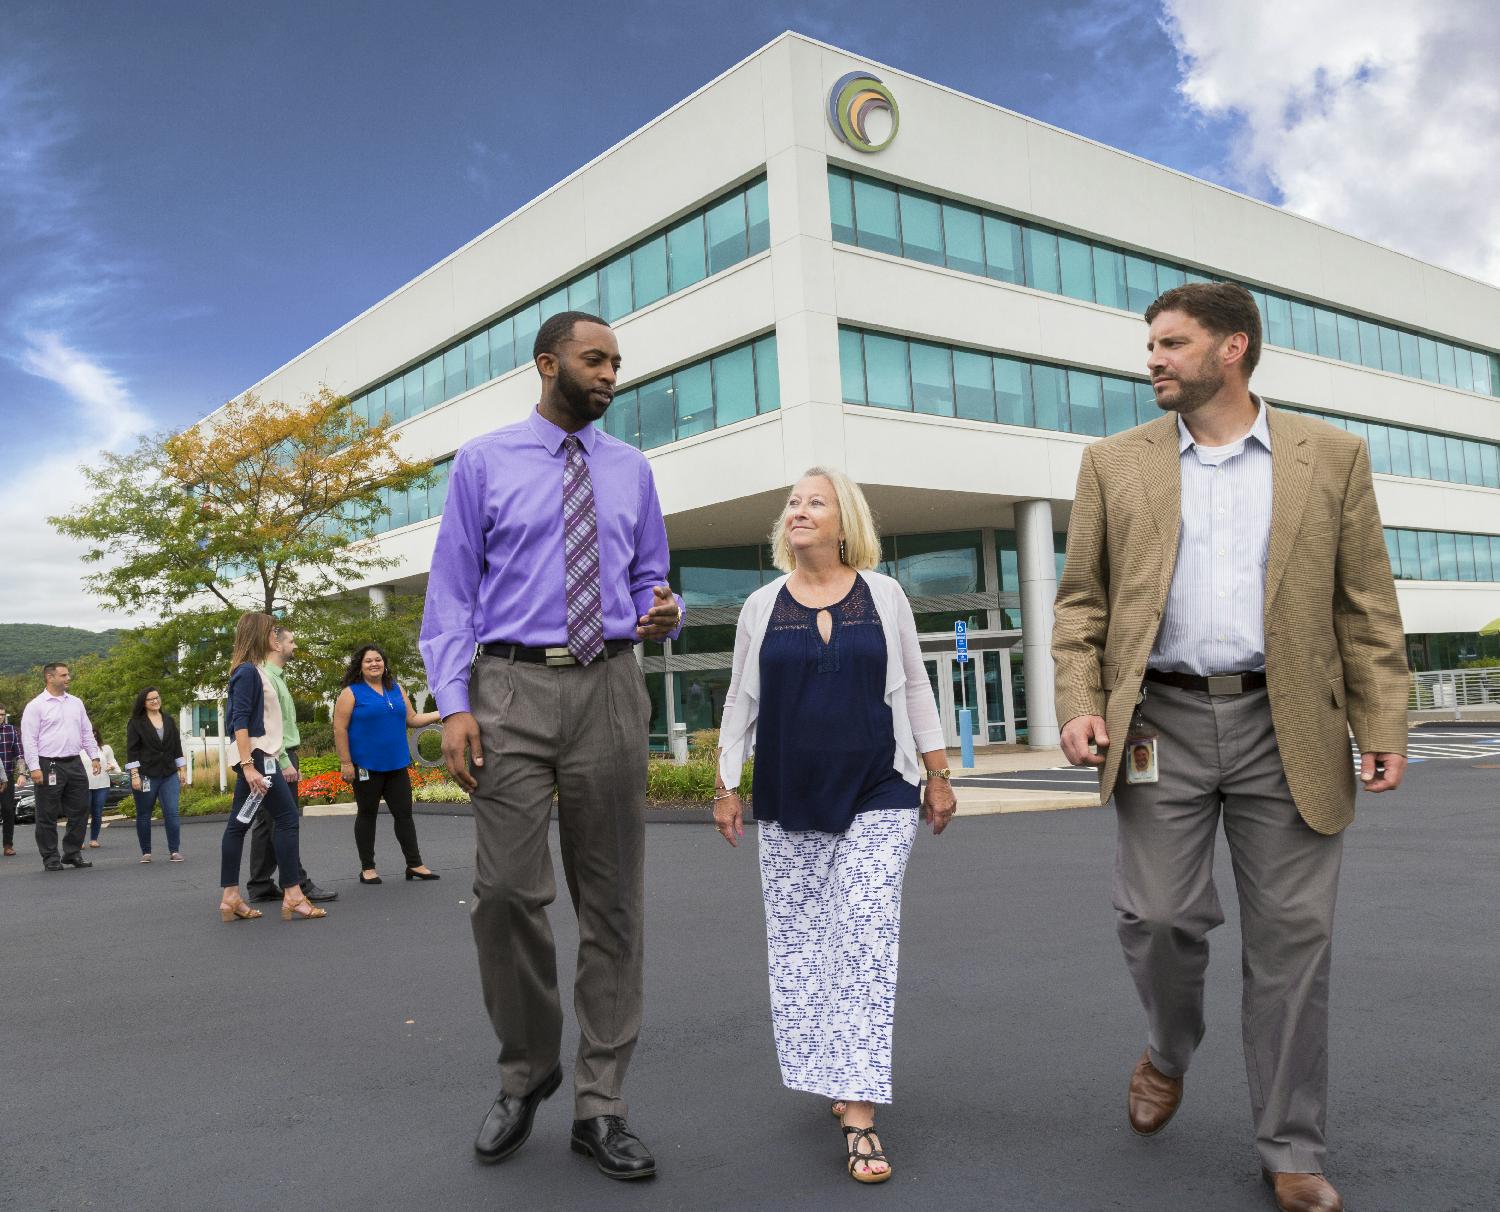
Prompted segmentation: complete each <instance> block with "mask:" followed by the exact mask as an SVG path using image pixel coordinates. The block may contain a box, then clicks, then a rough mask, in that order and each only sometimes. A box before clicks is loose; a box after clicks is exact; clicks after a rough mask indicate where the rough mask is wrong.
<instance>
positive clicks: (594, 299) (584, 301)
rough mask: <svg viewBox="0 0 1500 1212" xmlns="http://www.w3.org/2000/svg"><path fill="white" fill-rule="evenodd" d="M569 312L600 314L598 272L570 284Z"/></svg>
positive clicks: (585, 275) (575, 279)
mask: <svg viewBox="0 0 1500 1212" xmlns="http://www.w3.org/2000/svg"><path fill="white" fill-rule="evenodd" d="M627 265H628V262H627ZM627 272H628V271H627ZM568 310H569V311H586V312H588V313H589V314H590V315H592V316H597V315H599V314H600V312H599V274H598V271H591V272H589V273H586V274H583V275H581V276H579V277H577V278H574V279H573V280H572V281H571V282H569V283H568ZM621 314H622V315H623V314H624V313H623V312H622V313H621Z"/></svg>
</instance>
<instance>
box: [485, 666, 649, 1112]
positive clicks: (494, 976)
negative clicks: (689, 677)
mask: <svg viewBox="0 0 1500 1212" xmlns="http://www.w3.org/2000/svg"><path fill="white" fill-rule="evenodd" d="M469 698H470V705H471V707H472V709H473V712H474V718H475V720H476V722H477V723H478V725H479V731H480V736H481V738H482V742H483V748H484V765H483V766H482V767H475V769H474V775H475V777H476V779H477V780H478V783H479V786H478V789H477V790H476V792H475V794H474V797H473V802H474V834H475V842H476V854H475V872H474V904H473V908H472V910H471V916H470V920H471V924H472V926H473V928H474V942H475V945H476V946H477V947H478V949H479V976H480V981H481V984H482V985H483V988H484V1002H485V1006H486V1008H487V1009H488V1010H489V1015H490V1021H491V1022H492V1023H493V1024H494V1026H495V1034H496V1035H497V1036H498V1037H499V1039H500V1076H501V1084H502V1086H503V1088H504V1090H505V1092H506V1093H507V1094H512V1095H517V1096H520V1095H524V1094H527V1093H529V1092H530V1091H531V1090H532V1089H534V1088H535V1087H536V1086H538V1085H539V1084H540V1083H541V1082H542V1080H543V1079H544V1078H545V1077H546V1076H547V1075H548V1074H549V1073H551V1071H552V1069H553V1067H554V1066H555V1065H556V1064H557V1063H558V1059H559V1054H560V1051H561V1047H562V1004H561V1002H560V1000H559V996H558V989H557V951H556V948H555V946H554V944H553V940H552V927H551V925H550V924H549V922H548V920H547V906H548V905H550V904H551V903H552V901H553V900H554V899H555V898H556V896H557V884H556V880H555V878H554V875H553V869H552V857H551V853H550V851H549V849H548V845H547V834H548V824H549V821H550V819H551V815H552V792H553V788H554V786H555V787H556V789H557V809H558V832H559V841H560V845H561V850H562V860H563V873H564V875H565V877H566V879H567V883H568V892H569V894H570V895H571V896H572V899H573V909H574V912H575V913H576V914H577V916H578V972H577V977H576V980H575V982H574V988H573V1008H574V1012H575V1014H576V1016H577V1018H578V1033H579V1039H578V1057H577V1063H576V1066H575V1069H574V1078H573V1090H574V1093H573V1100H574V1107H575V1115H576V1117H577V1118H579V1119H587V1118H591V1117H593V1116H596V1115H624V1114H625V1113H626V1111H625V1102H624V1100H623V1098H622V1097H621V1087H622V1085H623V1084H624V1080H625V1070H626V1068H627V1066H628V1065H629V1064H630V1057H631V1053H632V1052H634V1050H635V1043H636V1038H637V1036H638V1035H639V1034H640V1029H641V997H642V958H643V950H642V940H641V933H642V928H643V924H644V923H643V901H644V875H645V864H644V858H645V825H644V820H643V816H642V812H643V809H644V807H645V801H646V754H647V744H648V737H647V729H648V727H649V724H650V717H651V703H650V699H649V697H648V696H647V694H646V685H645V679H644V678H643V677H642V674H641V670H640V666H639V665H637V664H636V662H635V659H634V657H633V656H631V654H630V652H629V651H626V652H623V653H620V654H619V655H617V656H615V657H613V658H610V659H605V658H604V657H603V656H601V657H599V658H598V659H597V660H595V661H593V662H592V663H591V664H589V665H586V666H584V665H564V666H548V665H538V664H531V663H528V662H525V661H515V660H512V659H510V658H503V657H491V656H486V655H484V654H483V653H481V654H480V655H479V656H478V658H477V659H476V662H475V665H474V672H473V676H472V678H471V679H470V684H469Z"/></svg>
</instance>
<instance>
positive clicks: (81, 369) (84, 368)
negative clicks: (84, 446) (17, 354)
mask: <svg viewBox="0 0 1500 1212" xmlns="http://www.w3.org/2000/svg"><path fill="white" fill-rule="evenodd" d="M20 362H21V369H22V370H24V371H25V372H26V373H27V374H30V375H35V376H37V378H40V379H47V380H48V381H50V382H52V383H55V384H57V386H59V387H61V388H62V389H63V390H64V391H65V392H67V394H68V396H69V397H70V398H71V399H72V400H73V402H74V403H75V404H76V405H78V407H79V408H80V409H81V410H82V411H83V413H84V417H85V423H86V428H87V429H89V430H92V431H94V432H95V433H96V434H97V435H98V438H99V439H100V444H101V445H103V446H112V445H115V444H116V443H119V442H121V441H124V440H125V439H127V438H130V437H133V436H134V435H135V434H138V433H140V432H142V431H143V430H145V429H146V428H147V427H148V422H147V419H146V417H145V415H144V414H143V413H142V412H141V411H140V410H139V409H138V408H136V406H135V404H134V403H133V402H132V401H131V399H130V393H129V392H128V391H127V390H126V388H125V384H124V383H123V382H122V381H121V380H120V377H119V376H118V375H116V374H114V373H113V372H112V371H110V370H107V369H105V368H104V367H103V366H100V365H99V364H98V363H97V362H95V361H93V360H91V359H90V358H89V357H88V356H87V355H85V354H82V353H80V352H79V351H78V350H76V349H73V348H71V347H70V346H68V345H67V344H65V343H64V341H63V339H62V337H60V336H59V335H58V334H57V333H55V332H43V333H28V334H27V342H26V349H25V350H24V351H23V352H22V354H21V359H20Z"/></svg>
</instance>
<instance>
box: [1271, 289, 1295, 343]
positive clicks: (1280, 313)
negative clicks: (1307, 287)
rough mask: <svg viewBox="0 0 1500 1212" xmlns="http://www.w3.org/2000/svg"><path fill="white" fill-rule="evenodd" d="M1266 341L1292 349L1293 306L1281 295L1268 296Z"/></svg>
mask: <svg viewBox="0 0 1500 1212" xmlns="http://www.w3.org/2000/svg"><path fill="white" fill-rule="evenodd" d="M1265 339H1266V340H1267V341H1269V342H1270V343H1271V344H1272V345H1280V346H1283V347H1284V348H1288V349H1290V348H1291V347H1292V343H1293V342H1292V305H1291V303H1289V302H1288V301H1287V300H1286V299H1283V298H1282V297H1281V296H1280V295H1273V294H1270V293H1267V295H1266V330H1265Z"/></svg>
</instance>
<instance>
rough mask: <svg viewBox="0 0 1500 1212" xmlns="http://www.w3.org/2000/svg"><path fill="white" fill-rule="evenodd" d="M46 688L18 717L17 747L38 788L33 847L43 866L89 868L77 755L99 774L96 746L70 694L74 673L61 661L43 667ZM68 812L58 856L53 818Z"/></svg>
mask: <svg viewBox="0 0 1500 1212" xmlns="http://www.w3.org/2000/svg"><path fill="white" fill-rule="evenodd" d="M42 676H43V677H45V678H46V679H47V689H46V690H44V691H42V693H41V694H39V695H37V696H36V698H34V699H32V700H31V702H29V703H27V704H26V710H25V711H23V712H22V713H21V749H22V751H23V752H24V753H25V756H26V769H27V770H29V771H30V772H31V783H32V786H33V787H35V788H36V848H37V849H38V850H39V851H41V854H42V867H43V869H45V870H47V871H61V870H62V869H63V868H64V867H92V866H93V865H94V864H93V863H91V862H89V861H88V860H87V859H86V858H84V857H83V835H84V830H85V828H86V826H87V823H88V815H89V779H88V775H87V774H85V773H84V769H83V761H82V759H81V758H80V756H79V755H80V754H87V755H88V756H89V758H90V759H91V760H92V761H93V764H94V773H95V774H98V773H99V770H100V766H99V745H98V742H96V741H95V740H94V726H93V725H92V724H91V723H89V713H88V712H87V711H85V710H84V709H83V700H82V699H77V698H74V697H73V696H72V695H71V694H69V693H68V686H69V685H70V684H71V683H72V681H73V675H72V673H71V672H69V670H68V667H67V666H66V665H64V664H61V663H60V662H55V663H53V664H50V665H44V666H42ZM60 812H61V813H64V814H66V816H67V818H68V829H67V832H66V833H64V834H63V849H62V857H61V859H59V858H58V855H57V818H58V814H59V813H60Z"/></svg>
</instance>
